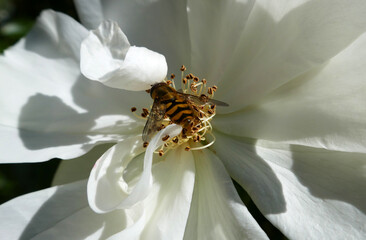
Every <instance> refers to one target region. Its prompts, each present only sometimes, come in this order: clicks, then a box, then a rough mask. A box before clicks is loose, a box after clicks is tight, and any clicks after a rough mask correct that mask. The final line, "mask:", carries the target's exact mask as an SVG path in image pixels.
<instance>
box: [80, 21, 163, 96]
mask: <svg viewBox="0 0 366 240" xmlns="http://www.w3.org/2000/svg"><path fill="white" fill-rule="evenodd" d="M80 68H81V72H82V73H83V74H84V76H86V77H87V78H89V79H91V80H95V81H99V82H101V83H103V84H104V85H106V86H109V87H113V88H120V89H126V90H131V91H140V90H146V89H149V88H150V87H151V85H153V84H154V83H157V82H160V81H162V80H163V79H164V77H165V76H166V74H167V69H168V67H167V63H166V60H165V57H164V56H163V55H161V54H159V53H156V52H153V51H151V50H149V49H147V48H144V47H136V46H132V47H131V46H130V43H129V42H128V39H127V37H126V35H125V34H124V33H123V32H122V30H121V29H120V28H119V26H118V24H117V23H116V22H113V21H105V22H103V23H102V24H101V25H100V26H99V27H98V28H97V29H96V30H94V31H91V32H90V33H89V36H88V37H87V38H86V39H85V40H84V41H83V43H82V45H81V62H80Z"/></svg>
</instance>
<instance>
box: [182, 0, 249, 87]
mask: <svg viewBox="0 0 366 240" xmlns="http://www.w3.org/2000/svg"><path fill="white" fill-rule="evenodd" d="M254 2H255V1H254V0H249V1H237V0H223V1H222V0H218V1H216V2H215V4H212V1H210V0H201V1H195V0H188V23H189V33H190V34H189V36H190V38H191V43H192V70H191V69H189V70H190V71H192V72H193V73H194V74H197V75H198V76H201V77H204V78H207V79H208V80H209V84H210V85H211V84H217V82H218V81H219V80H220V79H222V78H223V76H222V75H221V74H222V73H223V71H224V70H225V69H226V68H227V64H228V63H229V62H230V61H229V59H230V58H231V57H232V55H233V54H234V51H235V49H236V48H237V45H238V44H239V43H240V42H239V40H240V36H241V34H242V32H243V31H244V28H245V26H246V23H247V19H248V17H249V14H250V13H251V10H252V8H253V5H254ZM228 26H230V27H228ZM243 57H244V56H243Z"/></svg>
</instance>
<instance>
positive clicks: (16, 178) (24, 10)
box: [0, 0, 286, 239]
mask: <svg viewBox="0 0 366 240" xmlns="http://www.w3.org/2000/svg"><path fill="white" fill-rule="evenodd" d="M131 1H132V0H131ZM48 8H51V9H54V10H57V11H60V12H63V13H66V14H68V15H69V16H72V17H73V18H74V19H77V20H78V17H77V14H76V10H75V7H74V4H73V1H72V0H63V1H57V0H54V1H51V0H39V1H29V0H0V53H2V52H3V51H4V49H6V48H8V47H9V46H11V45H13V44H14V43H16V42H17V41H18V40H19V39H20V38H21V37H23V36H24V35H25V34H26V33H27V32H28V31H29V30H30V29H31V27H32V26H33V24H34V21H35V19H36V18H37V16H38V15H39V14H40V12H41V11H42V10H44V9H48ZM0 137H1V136H0ZM60 161H61V160H60V159H52V160H50V161H47V162H43V163H22V164H0V204H2V203H4V202H6V201H8V200H10V199H12V198H14V197H17V196H20V195H23V194H26V193H29V192H33V191H37V190H40V189H44V188H47V187H50V185H51V181H52V178H53V176H54V173H55V171H56V169H57V167H58V165H59V163H60ZM235 187H236V188H237V190H238V192H239V195H240V197H241V198H242V200H243V202H244V203H245V204H246V206H247V207H248V209H249V211H250V212H251V213H252V215H253V216H254V217H255V219H256V220H257V222H258V223H259V224H260V226H261V227H262V228H263V229H264V230H265V232H266V233H267V235H268V236H269V237H270V238H271V239H286V238H285V237H284V236H283V235H282V233H281V232H280V231H278V230H277V229H276V228H275V227H273V226H272V225H271V223H270V222H269V221H267V220H266V218H265V217H264V216H263V215H262V214H261V213H260V212H259V210H258V209H257V207H256V206H255V204H254V203H253V201H252V200H251V199H250V197H249V196H248V194H247V193H246V192H245V191H244V190H243V189H242V188H241V187H240V186H239V185H238V184H236V183H235Z"/></svg>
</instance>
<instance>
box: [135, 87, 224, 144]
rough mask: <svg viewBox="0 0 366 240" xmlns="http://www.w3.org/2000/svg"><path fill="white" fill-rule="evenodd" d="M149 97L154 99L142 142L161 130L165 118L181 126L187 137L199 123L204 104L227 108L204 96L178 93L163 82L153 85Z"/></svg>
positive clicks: (219, 102) (222, 103)
mask: <svg viewBox="0 0 366 240" xmlns="http://www.w3.org/2000/svg"><path fill="white" fill-rule="evenodd" d="M150 96H151V98H152V99H154V103H153V106H152V108H151V111H150V114H149V117H148V120H147V122H146V124H145V127H144V130H143V132H142V139H143V141H144V142H149V141H150V140H151V138H152V137H153V135H154V134H155V133H156V132H157V131H159V130H161V129H162V122H163V120H164V118H165V117H168V118H169V119H170V121H171V122H172V123H175V124H179V125H181V126H182V127H183V131H184V134H186V135H187V136H188V135H189V134H190V133H191V132H192V128H193V127H195V126H197V125H199V124H200V122H201V120H200V107H202V106H204V105H206V104H211V105H212V106H213V105H218V106H229V105H228V104H227V103H224V102H221V101H218V100H214V99H210V98H209V97H208V96H206V95H204V94H202V95H201V96H199V97H198V96H194V95H191V94H186V93H181V92H178V91H176V90H175V89H174V88H172V87H170V86H169V85H168V84H167V83H165V82H161V83H157V84H154V85H153V86H152V87H151V89H150Z"/></svg>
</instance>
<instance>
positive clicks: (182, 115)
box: [166, 98, 195, 125]
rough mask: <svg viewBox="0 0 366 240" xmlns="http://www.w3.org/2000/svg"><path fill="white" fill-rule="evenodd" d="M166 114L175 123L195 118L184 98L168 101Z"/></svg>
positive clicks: (183, 122) (182, 122)
mask: <svg viewBox="0 0 366 240" xmlns="http://www.w3.org/2000/svg"><path fill="white" fill-rule="evenodd" d="M166 115H168V117H169V118H170V120H171V121H172V122H173V123H177V124H181V125H182V124H185V123H186V122H189V121H190V120H193V119H194V118H195V116H194V114H193V111H192V109H191V107H190V106H189V105H188V104H187V102H186V101H184V100H183V99H174V98H173V99H172V100H171V101H169V102H167V103H166Z"/></svg>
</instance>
